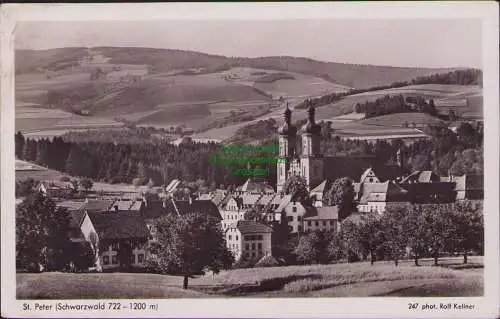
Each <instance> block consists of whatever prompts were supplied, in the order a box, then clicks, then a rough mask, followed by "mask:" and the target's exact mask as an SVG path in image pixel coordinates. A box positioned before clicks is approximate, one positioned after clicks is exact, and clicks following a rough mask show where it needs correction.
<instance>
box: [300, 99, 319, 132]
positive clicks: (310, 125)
mask: <svg viewBox="0 0 500 319" xmlns="http://www.w3.org/2000/svg"><path fill="white" fill-rule="evenodd" d="M307 113H308V114H309V116H308V117H309V118H308V119H307V123H306V124H304V126H302V132H303V133H308V134H319V133H321V126H320V125H319V124H317V123H316V122H315V120H314V115H315V110H314V107H313V106H312V105H309V109H308V110H307Z"/></svg>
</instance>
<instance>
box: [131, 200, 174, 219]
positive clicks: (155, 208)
mask: <svg viewBox="0 0 500 319" xmlns="http://www.w3.org/2000/svg"><path fill="white" fill-rule="evenodd" d="M165 201H166V202H169V201H170V200H167V199H165ZM136 214H137V213H136ZM166 214H168V210H167V209H166V208H165V207H163V200H157V199H156V200H150V201H148V202H147V203H146V206H145V207H144V210H143V211H142V216H143V217H144V218H145V219H153V218H159V217H161V216H165V215H166Z"/></svg>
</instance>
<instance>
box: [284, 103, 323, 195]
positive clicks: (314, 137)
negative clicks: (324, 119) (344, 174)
mask: <svg viewBox="0 0 500 319" xmlns="http://www.w3.org/2000/svg"><path fill="white" fill-rule="evenodd" d="M307 113H308V120H307V123H306V124H304V126H302V128H301V129H300V131H299V132H298V133H300V135H301V136H302V143H301V144H302V147H301V148H302V149H301V150H300V152H299V150H297V128H296V127H295V126H293V124H292V111H291V110H290V109H289V108H288V104H287V105H286V110H285V114H284V115H285V122H284V123H283V125H282V126H281V127H280V128H279V129H278V135H279V157H280V158H281V159H285V160H282V161H278V163H277V187H276V188H277V191H278V193H280V192H282V191H283V187H284V185H285V182H286V180H287V179H288V178H289V177H290V176H293V175H299V176H302V177H304V179H305V181H306V184H307V187H308V189H309V190H311V189H312V188H314V187H316V186H317V185H319V184H320V183H321V182H322V181H323V179H324V167H323V166H324V158H323V154H322V153H321V147H320V143H321V126H320V125H319V124H317V123H316V122H315V119H314V115H315V109H314V107H313V106H309V109H308V110H307Z"/></svg>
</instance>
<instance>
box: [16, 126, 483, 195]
mask: <svg viewBox="0 0 500 319" xmlns="http://www.w3.org/2000/svg"><path fill="white" fill-rule="evenodd" d="M263 125H264V124H263ZM273 125H274V123H267V122H266V123H265V126H266V127H267V126H273ZM259 128H260V130H259V134H261V135H262V133H263V131H265V130H264V127H262V126H259ZM425 131H426V133H427V134H429V135H430V136H431V138H430V139H426V140H418V141H415V142H413V143H412V144H405V143H403V141H401V140H393V141H391V142H388V141H384V140H378V141H376V142H375V143H370V142H367V141H360V140H355V141H353V140H344V139H341V138H340V137H338V136H335V134H334V132H331V131H329V129H328V125H325V127H324V129H323V132H322V134H323V138H322V141H321V143H322V150H323V153H324V154H325V155H327V156H344V155H345V156H374V157H377V159H379V160H380V162H394V160H395V158H394V157H395V154H396V152H397V151H398V150H399V149H400V150H401V154H402V157H403V165H404V166H405V167H406V168H407V169H409V170H411V171H414V170H432V171H434V172H435V173H437V174H439V175H441V176H446V175H448V174H449V173H453V174H454V175H462V174H465V173H469V174H471V173H475V174H481V173H482V172H483V135H484V133H483V127H482V125H481V124H480V123H477V124H470V123H462V124H461V125H460V126H459V127H458V128H457V132H456V133H454V132H452V131H451V130H450V129H448V128H447V127H446V126H444V125H429V126H427V127H426V128H425ZM259 136H260V135H259ZM260 137H262V136H260ZM263 138H264V140H262V144H277V140H276V139H275V137H273V136H269V135H267V136H265V137H263ZM297 145H298V148H297V149H298V150H300V149H301V148H300V139H298V141H297ZM15 149H16V157H17V158H19V159H22V160H26V161H30V162H35V163H37V164H39V165H43V166H46V167H48V168H50V169H54V170H58V171H61V172H65V173H67V174H69V175H71V176H75V177H76V176H80V177H88V178H91V179H93V180H95V181H104V182H109V183H136V184H146V183H148V182H149V181H150V180H151V181H152V183H153V185H165V184H168V183H169V182H170V181H171V180H172V179H175V178H178V179H182V180H183V181H186V182H195V181H199V180H203V181H205V182H206V184H207V185H211V184H215V185H221V184H222V185H226V186H229V185H241V184H242V183H243V182H244V181H245V180H246V177H244V176H234V175H232V174H231V172H232V169H233V168H246V167H247V165H246V164H238V163H233V164H231V165H221V164H220V163H210V161H209V158H210V156H212V155H217V154H218V153H219V151H220V146H219V144H216V143H203V144H202V143H190V144H189V143H188V144H181V145H178V146H176V145H172V144H170V143H168V142H166V141H159V140H158V141H157V140H152V141H149V142H147V143H127V144H119V143H111V142H99V141H87V142H80V141H65V140H64V139H63V138H60V137H56V138H54V139H53V140H47V139H42V140H32V139H25V138H24V136H23V135H22V134H21V133H17V134H16V138H15ZM234 156H240V155H239V154H234ZM241 156H246V157H252V156H261V157H269V156H275V155H273V154H268V153H258V152H254V153H245V154H242V155H241ZM258 166H259V167H253V166H252V168H264V169H268V171H269V175H268V176H267V177H266V179H267V181H268V182H269V183H270V185H274V184H275V183H276V165H274V164H272V163H263V164H260V165H258Z"/></svg>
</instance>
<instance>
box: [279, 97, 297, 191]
mask: <svg viewBox="0 0 500 319" xmlns="http://www.w3.org/2000/svg"><path fill="white" fill-rule="evenodd" d="M283 115H284V118H285V122H284V123H283V125H281V127H280V128H279V129H278V134H279V136H278V140H279V158H280V160H279V161H278V162H277V164H276V165H277V167H276V168H277V191H278V192H280V191H281V190H282V189H283V186H284V184H285V181H286V179H287V178H288V171H289V168H290V162H291V160H292V158H293V156H294V155H295V146H296V136H297V128H296V127H295V126H293V125H292V111H291V110H290V108H289V107H288V102H287V103H286V108H285V112H284V113H283Z"/></svg>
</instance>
